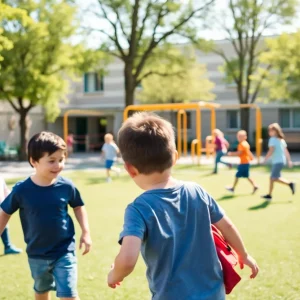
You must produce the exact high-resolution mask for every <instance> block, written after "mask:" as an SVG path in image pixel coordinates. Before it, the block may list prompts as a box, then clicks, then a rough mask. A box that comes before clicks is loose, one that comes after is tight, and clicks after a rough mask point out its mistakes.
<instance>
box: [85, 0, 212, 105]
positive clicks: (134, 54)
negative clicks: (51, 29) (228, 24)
mask: <svg viewBox="0 0 300 300" xmlns="http://www.w3.org/2000/svg"><path fill="white" fill-rule="evenodd" d="M97 2H98V4H99V5H98V7H97V8H98V9H97V8H93V13H94V15H96V17H98V19H99V24H98V26H97V24H96V25H95V26H94V27H93V28H91V29H92V30H96V31H98V32H100V33H101V34H102V35H103V36H106V38H107V43H106V45H105V49H106V51H107V52H109V53H110V54H111V55H114V56H116V57H118V58H119V59H120V60H122V61H123V63H124V77H125V105H126V106H127V105H131V104H133V102H134V92H135V89H136V87H137V86H138V85H139V84H140V82H141V81H142V80H143V79H145V78H146V77H147V76H149V74H151V73H149V72H144V69H145V67H146V66H147V64H148V62H149V59H150V58H151V56H152V55H153V54H155V50H156V49H157V48H159V47H160V46H162V45H163V44H164V43H166V42H170V41H171V39H175V38H176V36H185V37H188V38H192V37H194V36H195V35H196V30H195V28H196V23H197V24H199V23H200V24H203V20H204V18H205V16H206V15H207V12H208V10H209V9H210V8H211V5H212V4H213V3H214V2H215V0H203V1H193V0H187V1H181V0H122V1H120V0H98V1H97ZM103 27H105V29H103Z"/></svg>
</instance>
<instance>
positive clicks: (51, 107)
mask: <svg viewBox="0 0 300 300" xmlns="http://www.w3.org/2000/svg"><path fill="white" fill-rule="evenodd" d="M5 4H7V5H14V4H15V1H13V0H8V1H5ZM18 7H19V8H21V9H23V10H25V11H26V12H27V13H28V15H29V16H31V17H32V19H33V21H32V22H27V23H26V22H25V23H22V22H20V21H19V20H14V19H11V18H4V19H3V20H2V25H3V26H2V27H3V33H2V35H3V36H4V37H5V38H7V39H8V40H10V41H11V42H12V43H13V48H12V49H10V50H9V49H6V50H3V51H2V56H3V61H2V62H1V74H0V99H1V100H4V101H8V102H9V103H10V105H11V106H12V107H13V109H14V110H15V111H16V112H17V113H18V114H19V117H20V119H19V125H20V131H21V134H20V136H21V137H20V147H21V159H25V157H26V145H27V140H28V126H27V125H28V122H27V121H26V120H28V117H27V115H28V112H29V111H30V110H31V109H32V108H34V107H35V106H37V105H42V106H43V107H44V108H45V111H46V114H47V117H48V119H49V120H54V119H55V118H56V116H57V115H58V114H59V101H60V100H66V99H65V98H64V97H65V95H66V94H67V91H68V79H70V77H71V76H73V74H74V73H75V72H76V71H78V70H80V68H87V67H88V65H87V64H88V63H89V64H92V63H94V62H95V61H99V60H100V58H101V54H99V53H96V54H95V55H93V56H91V53H90V51H87V52H86V51H85V49H84V47H83V46H82V45H74V44H72V43H71V38H72V37H73V36H74V34H75V33H76V30H77V28H78V26H77V22H75V16H76V7H75V6H74V5H73V4H70V1H65V0H59V1H56V0H48V1H33V0H25V1H18Z"/></svg>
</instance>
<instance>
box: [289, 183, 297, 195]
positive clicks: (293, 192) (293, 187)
mask: <svg viewBox="0 0 300 300" xmlns="http://www.w3.org/2000/svg"><path fill="white" fill-rule="evenodd" d="M289 186H290V189H291V191H292V194H293V195H294V194H295V190H296V189H295V188H296V187H295V183H294V182H291V183H290V184H289Z"/></svg>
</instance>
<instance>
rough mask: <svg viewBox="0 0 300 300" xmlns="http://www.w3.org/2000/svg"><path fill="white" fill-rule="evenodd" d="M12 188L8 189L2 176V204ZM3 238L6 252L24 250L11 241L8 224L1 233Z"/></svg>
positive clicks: (15, 252) (0, 178) (0, 191)
mask: <svg viewBox="0 0 300 300" xmlns="http://www.w3.org/2000/svg"><path fill="white" fill-rule="evenodd" d="M9 193H10V190H9V189H8V187H7V185H6V183H5V181H4V179H3V178H2V177H0V204H1V203H2V201H3V200H4V199H5V198H6V197H7V196H8V195H9ZM1 239H2V242H3V245H4V254H5V255H7V254H19V253H21V252H22V250H21V249H18V248H16V247H15V246H14V245H13V244H12V243H11V241H10V238H9V230H8V226H6V227H5V228H4V230H3V233H2V235H1Z"/></svg>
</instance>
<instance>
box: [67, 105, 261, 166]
mask: <svg viewBox="0 0 300 300" xmlns="http://www.w3.org/2000/svg"><path fill="white" fill-rule="evenodd" d="M224 108H226V109H240V108H249V109H250V108H252V109H255V110H256V138H255V145H256V156H257V160H258V162H259V158H260V156H261V152H262V139H261V135H262V115H261V110H260V108H259V106H257V105H256V104H237V105H221V104H216V103H207V102H196V103H170V104H148V105H129V106H127V107H126V108H125V109H124V112H123V118H124V121H125V120H126V119H127V118H128V115H129V112H130V111H169V110H177V150H178V156H179V157H180V156H181V155H182V154H183V155H185V156H186V155H187V149H188V141H187V113H186V110H189V111H191V110H194V111H195V112H196V138H195V139H194V140H193V141H192V142H191V156H192V160H193V161H194V162H195V158H197V159H196V161H197V163H198V164H199V163H200V157H201V154H202V153H203V152H204V153H206V155H207V157H208V156H209V155H212V153H213V152H214V144H213V137H212V136H208V137H206V139H205V147H204V148H203V147H202V136H201V110H202V109H209V110H210V113H211V118H210V125H211V126H210V127H211V128H210V129H211V132H212V131H213V130H214V129H215V128H216V110H217V109H224ZM70 115H77V116H99V117H101V116H103V113H102V112H96V111H90V110H68V111H66V112H65V113H64V117H63V126H64V128H63V132H64V140H65V141H67V137H68V117H69V116H70ZM195 156H196V157H195Z"/></svg>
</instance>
